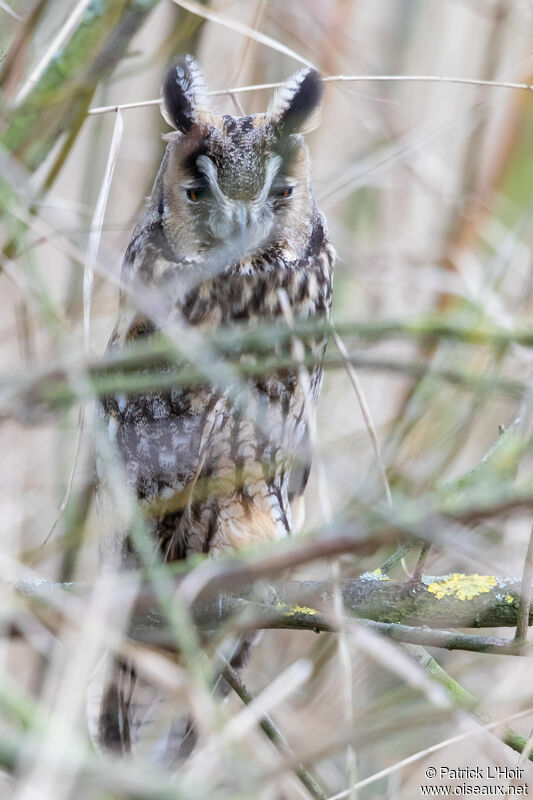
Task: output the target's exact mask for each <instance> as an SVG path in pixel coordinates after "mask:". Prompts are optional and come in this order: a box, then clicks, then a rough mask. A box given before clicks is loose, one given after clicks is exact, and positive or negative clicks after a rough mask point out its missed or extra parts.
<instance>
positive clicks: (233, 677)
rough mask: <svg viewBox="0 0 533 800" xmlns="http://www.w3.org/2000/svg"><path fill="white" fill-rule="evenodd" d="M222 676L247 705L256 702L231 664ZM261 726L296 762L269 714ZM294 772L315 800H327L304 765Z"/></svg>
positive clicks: (284, 754)
mask: <svg viewBox="0 0 533 800" xmlns="http://www.w3.org/2000/svg"><path fill="white" fill-rule="evenodd" d="M222 674H223V675H224V678H225V679H226V680H227V682H228V683H229V685H230V686H231V688H232V689H233V691H234V692H235V693H236V694H237V695H238V696H239V697H240V698H241V700H242V701H243V703H244V704H245V705H249V704H250V703H251V702H252V701H253V700H254V696H253V694H252V693H251V692H250V690H249V689H248V687H247V686H246V684H245V683H244V681H243V680H242V678H241V677H240V675H239V673H238V672H237V671H236V670H234V669H233V667H232V666H231V665H230V664H228V663H226V665H225V667H224V669H223V670H222ZM259 725H260V726H261V728H262V729H263V731H264V732H265V734H266V735H267V737H268V738H269V739H270V741H271V742H272V744H273V745H274V746H275V747H276V748H277V750H279V752H280V753H281V754H282V755H283V756H285V758H287V759H290V760H291V761H294V760H295V755H294V752H293V751H292V749H291V748H290V746H289V744H288V742H287V740H286V739H285V737H284V736H283V734H282V733H281V731H280V730H279V728H278V727H277V725H276V724H275V723H274V722H273V720H272V719H271V718H270V717H269V716H268V715H267V714H264V715H263V716H262V717H261V719H260V720H259ZM294 772H295V773H296V775H297V776H298V778H299V780H300V782H301V783H302V785H303V786H305V788H306V789H307V791H308V792H309V794H310V795H311V797H313V798H315V800H327V795H326V793H325V792H324V790H323V789H322V787H321V786H320V785H319V784H318V783H317V781H316V780H315V778H314V777H313V776H312V775H311V773H310V772H309V771H308V770H307V769H306V768H305V767H304V766H303V764H296V766H295V767H294Z"/></svg>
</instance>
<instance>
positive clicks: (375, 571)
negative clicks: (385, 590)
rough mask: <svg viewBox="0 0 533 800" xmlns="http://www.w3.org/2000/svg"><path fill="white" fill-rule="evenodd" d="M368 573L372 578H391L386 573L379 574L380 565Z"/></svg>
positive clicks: (381, 579) (383, 579)
mask: <svg viewBox="0 0 533 800" xmlns="http://www.w3.org/2000/svg"><path fill="white" fill-rule="evenodd" d="M370 574H371V575H372V577H373V578H377V579H378V580H380V581H390V580H391V579H390V578H389V577H388V575H382V574H381V567H378V568H377V569H375V570H374V572H371V573H370Z"/></svg>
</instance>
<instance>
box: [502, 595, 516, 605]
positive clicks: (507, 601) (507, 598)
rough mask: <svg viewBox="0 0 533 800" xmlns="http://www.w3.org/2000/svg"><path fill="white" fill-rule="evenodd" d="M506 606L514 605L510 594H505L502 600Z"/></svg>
mask: <svg viewBox="0 0 533 800" xmlns="http://www.w3.org/2000/svg"><path fill="white" fill-rule="evenodd" d="M503 599H504V600H505V602H506V603H507V604H508V605H510V606H511V605H512V604H513V603H514V597H513V596H512V595H510V594H506V595H505V597H504V598H503Z"/></svg>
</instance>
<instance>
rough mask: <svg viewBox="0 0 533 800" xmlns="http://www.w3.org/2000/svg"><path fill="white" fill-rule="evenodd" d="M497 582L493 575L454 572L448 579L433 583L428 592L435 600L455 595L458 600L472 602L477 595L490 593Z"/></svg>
mask: <svg viewBox="0 0 533 800" xmlns="http://www.w3.org/2000/svg"><path fill="white" fill-rule="evenodd" d="M497 583H498V581H497V580H496V578H495V577H494V576H493V575H478V574H477V573H476V574H474V575H463V574H462V573H460V572H454V573H453V575H451V576H450V577H449V578H444V579H443V580H438V581H434V582H433V583H430V584H429V586H428V592H431V593H432V594H434V595H435V597H436V598H437V600H442V598H443V597H451V596H452V595H455V596H456V597H457V599H458V600H472V598H473V597H477V595H478V594H484V593H485V592H490V590H491V588H492V587H493V586H496V585H497Z"/></svg>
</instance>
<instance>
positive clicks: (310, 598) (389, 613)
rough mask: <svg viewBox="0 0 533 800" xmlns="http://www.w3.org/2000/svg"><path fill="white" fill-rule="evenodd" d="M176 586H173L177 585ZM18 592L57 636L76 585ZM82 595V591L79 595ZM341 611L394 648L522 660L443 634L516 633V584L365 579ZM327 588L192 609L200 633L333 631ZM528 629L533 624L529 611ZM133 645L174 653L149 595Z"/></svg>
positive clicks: (243, 594) (299, 587)
mask: <svg viewBox="0 0 533 800" xmlns="http://www.w3.org/2000/svg"><path fill="white" fill-rule="evenodd" d="M177 586H179V580H178V581H177ZM15 588H16V591H17V593H18V594H19V595H21V596H22V597H25V598H26V599H28V600H29V601H30V603H31V605H32V608H33V609H34V611H35V613H36V615H37V616H38V617H39V619H40V621H41V622H43V623H44V624H45V625H47V626H49V627H52V628H54V629H55V628H56V627H57V624H58V621H59V620H60V618H61V616H62V607H63V606H64V604H63V603H62V602H61V598H62V597H64V591H65V588H66V589H68V590H69V591H72V589H73V588H76V587H74V585H72V584H69V585H63V584H52V583H35V584H33V583H18V584H16V587H15ZM78 589H81V590H82V591H83V587H78ZM132 591H133V590H132V589H129V588H127V587H126V588H125V589H124V588H122V589H121V588H119V587H117V607H118V606H119V605H120V604H121V603H127V604H128V605H129V603H130V601H131V598H132V594H131V592H132ZM342 595H343V600H344V607H345V610H346V612H347V613H348V614H351V615H354V616H357V617H359V618H360V620H361V624H364V625H366V626H368V627H370V628H372V629H374V630H376V631H377V632H379V633H382V634H384V635H386V636H388V637H390V638H393V639H395V640H396V641H401V642H410V643H413V644H422V645H426V646H432V647H442V648H446V649H450V650H455V649H462V650H471V651H475V652H484V653H498V654H504V655H516V654H524V653H525V652H527V650H526V648H525V647H524V642H516V641H512V640H507V639H503V638H495V637H485V636H484V637H481V636H476V635H473V634H467V633H459V632H456V631H453V630H443V629H444V628H490V627H504V626H505V627H514V626H515V625H516V624H517V610H518V607H519V603H520V596H521V583H520V581H519V579H518V578H496V577H494V576H491V575H483V576H480V575H461V574H457V573H456V574H454V575H449V576H441V577H425V578H424V579H423V580H422V581H420V582H417V583H413V582H398V581H392V580H389V579H383V577H382V576H381V575H375V574H369V575H364V576H362V577H361V578H358V579H357V580H353V581H348V582H346V583H345V584H344V585H343V587H342ZM332 609H333V585H332V584H331V583H330V582H327V581H292V582H287V583H283V584H278V585H275V586H271V585H264V586H256V587H255V588H251V589H250V588H243V589H242V590H241V591H240V592H232V593H226V594H221V595H219V596H215V595H214V594H211V596H202V599H199V600H197V601H196V602H195V603H194V604H193V608H192V616H193V619H194V621H195V623H196V624H197V625H198V626H199V627H200V628H201V629H203V630H213V629H216V628H218V627H219V626H220V625H222V624H227V623H231V624H232V625H233V626H235V627H238V628H239V629H252V628H279V629H291V630H307V631H315V632H317V633H318V632H321V631H333V630H335V628H336V626H335V622H334V619H333V615H332V613H331V612H332ZM529 624H533V612H532V611H530V615H529ZM129 633H130V635H131V636H132V638H134V639H138V640H140V641H143V642H147V643H150V644H152V645H158V646H160V647H164V648H169V649H175V641H174V639H173V637H172V634H171V633H170V631H169V629H168V626H167V623H166V618H165V615H164V613H163V612H162V611H160V610H159V609H158V607H157V601H156V596H155V593H154V592H153V591H152V590H151V589H150V588H149V587H146V588H144V589H143V590H141V592H140V593H139V595H138V597H137V602H136V605H135V606H134V611H133V614H132V620H131V628H130V631H129Z"/></svg>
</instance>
